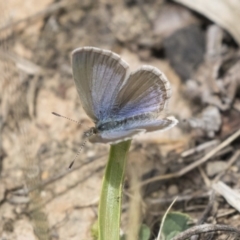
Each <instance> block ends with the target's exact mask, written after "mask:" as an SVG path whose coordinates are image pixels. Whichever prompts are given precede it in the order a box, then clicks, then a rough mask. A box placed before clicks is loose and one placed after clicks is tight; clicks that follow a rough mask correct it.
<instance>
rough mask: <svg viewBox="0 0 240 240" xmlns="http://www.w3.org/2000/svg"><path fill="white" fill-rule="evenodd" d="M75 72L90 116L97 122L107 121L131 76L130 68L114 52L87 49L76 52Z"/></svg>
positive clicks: (74, 76)
mask: <svg viewBox="0 0 240 240" xmlns="http://www.w3.org/2000/svg"><path fill="white" fill-rule="evenodd" d="M72 68H73V78H74V81H75V85H76V88H77V92H78V94H79V97H80V100H81V103H82V106H83V108H84V110H85V111H86V113H87V115H88V116H89V117H90V118H92V119H93V121H95V122H97V121H98V120H104V119H107V118H108V117H109V115H110V111H111V110H112V105H113V104H114V102H115V99H116V96H117V93H118V91H119V89H120V87H121V86H122V83H123V82H124V79H125V78H126V77H127V76H128V69H129V67H128V64H127V63H126V62H125V61H123V60H122V59H121V58H120V56H119V55H117V54H115V53H113V52H111V51H108V50H102V49H98V48H94V47H84V48H78V49H76V50H74V51H73V53H72Z"/></svg>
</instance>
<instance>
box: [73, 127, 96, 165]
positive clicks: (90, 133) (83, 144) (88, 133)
mask: <svg viewBox="0 0 240 240" xmlns="http://www.w3.org/2000/svg"><path fill="white" fill-rule="evenodd" d="M93 134H95V128H91V129H90V130H89V131H87V132H85V133H84V136H85V137H87V139H85V140H84V142H83V143H82V145H81V146H80V149H79V150H78V152H77V154H76V155H75V157H74V159H73V160H72V162H71V163H70V165H69V167H68V169H71V168H72V166H73V164H74V162H75V160H76V159H77V157H78V156H79V154H80V153H81V151H82V150H83V148H84V146H85V145H86V143H87V140H88V138H89V137H91V136H92V135H93Z"/></svg>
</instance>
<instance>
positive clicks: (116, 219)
mask: <svg viewBox="0 0 240 240" xmlns="http://www.w3.org/2000/svg"><path fill="white" fill-rule="evenodd" d="M130 144H131V141H130V140H129V141H125V142H120V143H118V144H116V145H111V148H110V153H109V158H108V163H107V167H106V170H105V175H104V178H103V184H102V191H101V198H100V203H99V211H98V233H99V235H98V236H99V237H98V239H99V240H119V239H120V220H121V203H122V185H123V180H124V175H125V166H126V161H127V153H128V150H129V147H130Z"/></svg>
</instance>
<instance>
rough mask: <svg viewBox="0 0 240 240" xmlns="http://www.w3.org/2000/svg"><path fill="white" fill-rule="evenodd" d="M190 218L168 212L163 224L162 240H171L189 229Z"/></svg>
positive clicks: (185, 215)
mask: <svg viewBox="0 0 240 240" xmlns="http://www.w3.org/2000/svg"><path fill="white" fill-rule="evenodd" d="M190 220H191V218H190V216H189V215H187V214H183V213H180V212H170V213H168V214H167V216H166V219H165V222H164V223H163V229H162V235H163V239H164V240H171V239H172V238H173V237H175V236H176V235H177V234H179V233H180V232H183V231H185V230H186V229H188V228H189V225H188V223H189V221H190Z"/></svg>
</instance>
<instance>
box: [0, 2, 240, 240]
mask: <svg viewBox="0 0 240 240" xmlns="http://www.w3.org/2000/svg"><path fill="white" fill-rule="evenodd" d="M177 2H180V3H181V4H179V3H177ZM210 2H212V3H213V4H216V3H215V1H210ZM219 2H220V3H219V5H218V7H216V6H215V5H213V6H211V4H210V5H209V1H207V0H206V1H200V2H199V1H196V6H195V7H196V9H195V8H194V7H192V6H191V4H190V3H189V1H164V0H150V1H140V0H136V1H134V0H125V1H111V0H101V1H91V0H84V1H74V0H70V1H58V2H54V1H53V0H43V1H33V0H21V1H20V0H9V1H7V2H5V1H1V2H0V12H1V16H0V72H1V73H0V80H1V82H0V91H1V95H0V103H1V112H0V129H1V139H0V141H1V142H0V239H1V240H3V239H6V240H11V239H14V240H15V239H17V240H25V239H26V240H31V239H36V237H35V234H34V229H35V233H36V235H37V236H39V239H47V238H48V235H49V237H50V238H51V239H54V240H55V239H56V240H60V239H62V240H66V239H71V240H75V239H81V240H90V239H93V238H92V234H91V228H92V226H93V224H94V223H95V222H96V220H97V206H98V201H99V193H100V187H101V181H102V177H103V174H104V167H105V165H106V161H107V155H108V150H109V146H108V145H104V144H91V143H89V142H87V143H86V145H85V147H84V149H83V151H82V152H81V153H80V155H79V156H78V158H77V160H76V162H75V165H74V166H73V168H72V170H68V166H69V164H70V163H71V161H72V159H73V158H74V157H75V155H76V153H77V152H78V150H79V148H80V145H81V144H82V143H83V142H84V136H83V133H84V131H86V130H87V129H89V128H90V127H92V126H93V123H92V122H91V120H90V119H89V118H88V117H87V116H86V114H85V113H84V111H83V109H82V108H81V103H80V100H79V97H78V95H77V92H76V89H75V86H74V82H73V79H72V73H71V64H70V54H71V52H72V50H74V49H75V48H77V47H82V46H95V47H99V48H104V49H110V50H112V51H114V52H116V53H118V54H120V55H121V56H122V58H123V59H124V60H125V61H126V62H128V63H129V65H130V67H131V68H132V69H133V70H134V69H136V68H138V67H139V66H141V65H143V64H149V65H153V66H155V67H157V68H159V69H161V70H162V71H163V72H164V73H165V75H166V76H167V77H168V79H169V81H170V83H171V86H172V97H171V99H170V104H169V107H168V112H169V114H171V115H174V116H176V118H177V119H178V120H179V124H178V126H177V127H175V128H173V129H171V130H169V131H167V132H164V133H159V132H156V133H152V134H146V135H144V136H139V137H137V138H136V139H134V140H133V141H132V147H131V151H130V154H129V161H128V167H127V173H126V184H125V190H124V202H123V216H122V230H123V232H127V231H128V227H129V224H130V223H129V220H128V219H129V218H130V219H131V216H129V212H130V211H129V208H130V206H131V204H130V202H131V192H130V186H131V179H133V175H134V176H135V177H136V179H138V181H141V182H143V183H145V185H144V186H143V187H142V189H141V191H140V192H141V203H140V204H139V205H137V206H138V209H136V211H139V212H140V215H141V217H139V219H140V220H139V221H140V222H142V223H145V224H146V225H147V226H149V227H150V229H151V239H155V238H156V236H157V233H158V228H159V224H160V221H161V218H162V216H163V214H164V212H165V211H166V209H167V207H168V206H169V204H170V203H171V202H172V201H173V199H174V198H175V197H176V196H179V198H178V200H177V202H176V203H175V205H174V206H173V210H177V211H181V212H183V213H187V214H189V215H190V216H191V217H192V223H191V224H192V225H199V224H202V223H222V224H227V225H231V226H233V227H237V228H239V227H240V215H239V211H240V207H239V198H240V195H239V186H240V180H239V179H240V169H239V168H240V161H239V160H240V150H239V145H240V141H239V135H240V133H239V126H240V91H239V86H240V77H239V76H240V74H239V72H240V52H239V47H238V46H239V43H240V37H239V36H240V29H239V28H240V27H239V24H238V23H239V21H240V20H239V21H238V19H239V16H238V13H239V12H240V5H239V3H237V1H234V0H231V1H228V2H226V1H219ZM199 3H201V4H202V5H201V4H200V5H199ZM204 4H206V5H204ZM214 6H215V7H214ZM216 12H217V13H216ZM232 22H233V23H234V22H235V23H236V24H231V23H232ZM236 25H237V26H236ZM53 111H54V112H57V113H59V114H62V115H64V116H67V117H69V118H71V119H74V120H77V121H80V122H81V125H78V124H76V123H74V122H71V121H67V120H65V119H61V118H57V117H56V116H54V115H52V114H51V112H53ZM169 174H170V175H169ZM146 181H148V182H146ZM213 190H214V191H215V192H216V194H213ZM209 198H210V200H209ZM203 213H204V214H203ZM48 228H49V232H47V231H46V229H48ZM221 237H225V235H224V234H223V233H221V234H219V238H215V239H224V238H221ZM203 239H205V238H203ZM232 239H237V238H232Z"/></svg>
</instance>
